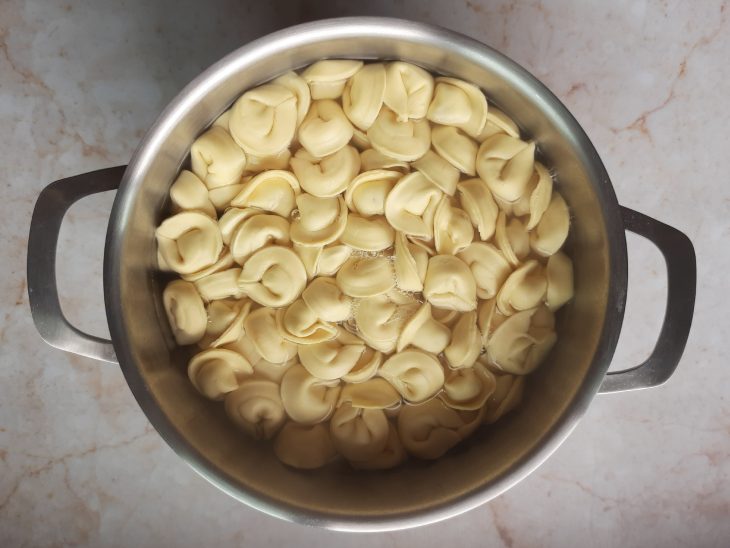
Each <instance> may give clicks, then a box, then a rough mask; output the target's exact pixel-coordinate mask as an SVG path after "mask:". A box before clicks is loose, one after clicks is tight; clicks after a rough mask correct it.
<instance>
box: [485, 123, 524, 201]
mask: <svg viewBox="0 0 730 548" xmlns="http://www.w3.org/2000/svg"><path fill="white" fill-rule="evenodd" d="M534 168H535V143H526V142H524V141H521V140H520V139H518V138H516V137H510V136H509V135H504V134H497V135H494V136H492V137H490V138H489V139H487V140H486V141H484V142H483V143H482V145H481V146H480V147H479V151H478V152H477V157H476V170H477V172H478V173H479V177H481V178H482V179H483V180H484V181H485V182H486V183H487V186H488V187H489V190H491V191H492V193H493V194H494V195H495V196H497V197H498V198H500V199H502V200H504V201H505V202H514V201H516V200H518V199H519V198H520V197H521V196H522V194H523V193H524V191H525V188H526V187H527V183H529V182H530V179H531V177H532V172H533V170H534Z"/></svg>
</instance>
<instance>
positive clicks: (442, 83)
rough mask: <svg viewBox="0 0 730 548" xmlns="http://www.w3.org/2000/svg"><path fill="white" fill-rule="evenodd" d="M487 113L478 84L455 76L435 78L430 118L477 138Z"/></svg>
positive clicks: (485, 103)
mask: <svg viewBox="0 0 730 548" xmlns="http://www.w3.org/2000/svg"><path fill="white" fill-rule="evenodd" d="M489 108H491V107H489ZM487 114H488V108H487V98H486V97H485V96H484V94H483V93H482V92H481V90H480V89H479V88H478V87H476V86H475V85H473V84H470V83H468V82H464V81H463V80H458V79H456V78H437V79H436V89H435V91H434V96H433V101H432V102H431V105H430V106H429V107H428V119H429V120H431V121H432V122H434V123H436V124H442V125H447V126H454V127H457V128H460V129H462V130H463V131H464V132H465V133H466V134H467V135H470V136H471V137H478V136H479V135H480V134H481V133H482V131H483V129H484V126H485V125H486V123H487Z"/></svg>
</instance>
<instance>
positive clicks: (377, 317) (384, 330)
mask: <svg viewBox="0 0 730 548" xmlns="http://www.w3.org/2000/svg"><path fill="white" fill-rule="evenodd" d="M411 308H413V307H412V305H406V304H404V305H399V304H396V303H394V302H393V301H392V300H391V299H390V298H389V297H388V296H387V295H377V296H374V297H368V298H365V299H361V300H359V301H358V302H357V306H356V308H355V312H354V317H355V324H356V326H357V329H358V332H359V335H360V336H361V337H362V339H363V340H364V341H365V342H366V343H368V344H369V345H370V346H371V347H373V348H374V349H375V350H378V351H380V352H384V353H386V354H388V353H391V352H393V351H394V350H395V349H396V344H397V342H398V337H399V336H400V332H401V330H402V327H403V324H404V322H405V319H406V318H405V316H406V315H410V314H408V312H410V310H409V309H411Z"/></svg>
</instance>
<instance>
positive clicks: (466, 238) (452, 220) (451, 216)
mask: <svg viewBox="0 0 730 548" xmlns="http://www.w3.org/2000/svg"><path fill="white" fill-rule="evenodd" d="M433 232H434V244H435V246H436V252H437V253H443V254H445V255H456V254H457V253H459V252H460V251H462V250H464V249H465V248H466V247H468V246H469V244H470V243H471V242H472V240H473V239H474V228H473V227H472V225H471V220H470V219H469V216H468V215H467V214H466V212H465V211H464V210H463V209H459V208H458V207H454V206H453V205H452V204H451V201H450V199H449V198H448V197H446V196H444V197H443V198H442V199H441V202H440V203H439V205H438V207H437V208H436V213H435V215H434V218H433Z"/></svg>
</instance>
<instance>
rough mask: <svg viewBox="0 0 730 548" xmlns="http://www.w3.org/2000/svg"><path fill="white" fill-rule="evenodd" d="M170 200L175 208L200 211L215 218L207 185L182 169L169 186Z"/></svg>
mask: <svg viewBox="0 0 730 548" xmlns="http://www.w3.org/2000/svg"><path fill="white" fill-rule="evenodd" d="M170 200H171V201H172V203H173V205H174V206H175V208H176V209H177V210H183V211H191V210H192V211H200V212H202V213H205V214H206V215H208V217H212V218H213V219H215V218H216V212H215V206H214V205H213V203H212V202H211V201H210V197H209V195H208V187H207V186H205V183H203V181H201V180H200V179H198V177H197V176H196V175H195V174H194V173H191V172H190V171H187V170H185V169H184V170H182V171H181V172H180V175H178V177H177V179H175V182H174V183H172V186H171V187H170Z"/></svg>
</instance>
